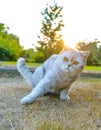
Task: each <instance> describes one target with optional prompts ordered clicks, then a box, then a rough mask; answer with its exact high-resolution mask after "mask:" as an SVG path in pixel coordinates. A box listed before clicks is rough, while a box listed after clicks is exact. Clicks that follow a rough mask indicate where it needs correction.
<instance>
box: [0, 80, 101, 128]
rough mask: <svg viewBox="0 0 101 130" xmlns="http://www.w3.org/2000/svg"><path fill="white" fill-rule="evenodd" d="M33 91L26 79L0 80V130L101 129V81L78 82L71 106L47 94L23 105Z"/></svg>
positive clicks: (75, 84) (75, 85) (73, 89)
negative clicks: (26, 96)
mask: <svg viewBox="0 0 101 130" xmlns="http://www.w3.org/2000/svg"><path fill="white" fill-rule="evenodd" d="M30 91H31V87H30V86H29V85H28V84H27V83H26V81H25V80H24V79H21V78H0V130H101V79H97V80H96V79H94V80H93V79H92V80H88V79H85V80H82V79H78V80H77V81H76V82H74V83H73V84H72V86H71V89H70V91H69V96H70V97H71V101H70V102H68V103H67V102H65V101H61V100H60V99H59V98H58V97H56V96H52V95H47V96H44V97H39V98H38V99H37V100H36V101H35V102H34V103H32V104H30V105H21V104H20V100H21V98H22V97H24V96H25V95H27V94H28V93H29V92H30Z"/></svg>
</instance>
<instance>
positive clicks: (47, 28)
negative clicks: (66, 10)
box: [36, 1, 64, 60]
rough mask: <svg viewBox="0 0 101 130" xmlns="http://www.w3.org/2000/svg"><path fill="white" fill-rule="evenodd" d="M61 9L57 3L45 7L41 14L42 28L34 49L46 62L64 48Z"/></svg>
mask: <svg viewBox="0 0 101 130" xmlns="http://www.w3.org/2000/svg"><path fill="white" fill-rule="evenodd" d="M62 9H63V7H61V6H58V5H57V3H55V1H54V3H53V5H51V6H49V5H48V4H47V7H46V8H45V10H44V11H43V12H41V14H42V16H43V20H42V28H41V29H40V36H39V35H38V38H39V40H38V44H39V46H37V47H36V50H37V51H38V52H41V54H42V53H43V55H44V58H43V60H46V59H47V58H49V57H50V56H51V55H52V54H54V53H56V54H58V53H60V51H61V50H62V49H63V47H64V42H63V39H62V34H61V30H62V28H63V27H64V24H63V15H62V14H61V11H62Z"/></svg>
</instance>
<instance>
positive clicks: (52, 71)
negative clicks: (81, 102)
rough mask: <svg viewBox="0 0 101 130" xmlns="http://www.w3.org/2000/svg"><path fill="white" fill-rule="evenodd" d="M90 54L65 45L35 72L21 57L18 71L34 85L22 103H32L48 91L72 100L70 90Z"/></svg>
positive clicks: (66, 99)
mask: <svg viewBox="0 0 101 130" xmlns="http://www.w3.org/2000/svg"><path fill="white" fill-rule="evenodd" d="M88 54H89V52H88V51H84V52H83V51H77V50H73V49H71V48H66V47H65V48H64V50H63V51H62V52H61V53H60V54H59V55H56V54H54V55H52V56H51V57H50V58H49V59H48V60H46V61H45V62H44V63H43V64H42V65H41V66H40V67H38V68H37V69H36V70H35V72H34V73H32V72H30V70H29V69H28V68H27V67H26V66H25V60H24V58H19V60H18V62H17V67H18V71H19V72H20V73H21V75H22V76H23V77H24V78H25V79H26V80H27V81H28V83H29V84H30V85H31V86H32V92H31V93H30V94H29V95H27V96H25V97H24V98H22V100H21V104H27V103H32V102H33V101H35V99H36V98H38V97H39V96H42V95H44V94H46V93H48V92H54V93H56V94H58V95H60V99H62V100H65V101H68V100H70V97H69V96H68V90H69V88H70V86H71V84H72V83H73V82H74V81H75V80H76V79H77V77H78V76H79V74H80V73H81V72H82V70H83V68H84V66H85V63H86V59H87V56H88Z"/></svg>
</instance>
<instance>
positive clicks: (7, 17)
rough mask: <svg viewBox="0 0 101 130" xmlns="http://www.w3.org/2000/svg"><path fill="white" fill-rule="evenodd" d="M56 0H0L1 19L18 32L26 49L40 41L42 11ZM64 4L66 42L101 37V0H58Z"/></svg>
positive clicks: (99, 38) (12, 31)
mask: <svg viewBox="0 0 101 130" xmlns="http://www.w3.org/2000/svg"><path fill="white" fill-rule="evenodd" d="M52 1H53V0H0V23H4V24H5V26H7V27H9V28H10V29H9V32H10V33H13V34H15V35H17V36H18V37H19V39H20V44H21V45H22V46H24V48H25V49H28V48H32V47H33V44H34V45H36V43H37V36H38V35H39V32H40V28H41V20H42V15H41V12H43V10H44V9H45V7H46V3H49V4H51V2H52ZM56 1H57V3H58V4H59V5H61V6H63V7H64V8H63V18H64V19H63V20H64V25H65V27H64V29H63V36H64V40H65V43H66V44H68V45H70V46H73V45H75V44H76V43H78V42H80V41H92V40H94V39H96V38H97V39H98V40H99V41H101V0H56Z"/></svg>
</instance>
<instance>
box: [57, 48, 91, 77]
mask: <svg viewBox="0 0 101 130" xmlns="http://www.w3.org/2000/svg"><path fill="white" fill-rule="evenodd" d="M88 55H89V52H88V51H77V50H73V49H72V48H65V49H64V51H62V52H61V54H60V55H59V58H58V65H59V68H60V69H62V70H63V71H66V72H68V73H69V72H70V73H72V74H74V75H75V74H79V73H81V71H82V70H83V68H84V66H85V64H86V59H87V56H88Z"/></svg>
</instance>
